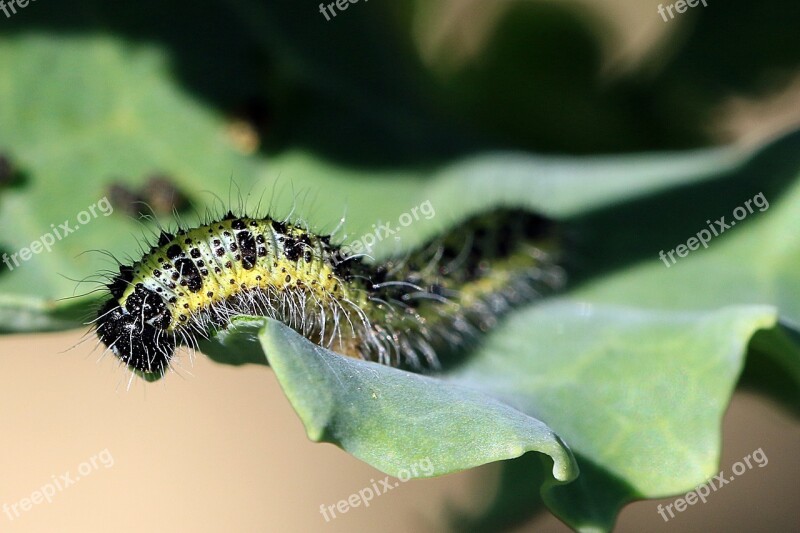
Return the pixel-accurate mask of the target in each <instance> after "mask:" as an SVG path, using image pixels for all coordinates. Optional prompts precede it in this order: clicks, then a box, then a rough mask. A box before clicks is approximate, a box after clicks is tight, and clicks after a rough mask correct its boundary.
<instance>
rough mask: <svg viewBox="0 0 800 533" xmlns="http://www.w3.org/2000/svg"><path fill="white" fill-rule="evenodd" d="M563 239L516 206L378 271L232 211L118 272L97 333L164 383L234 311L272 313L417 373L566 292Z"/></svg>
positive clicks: (297, 231) (323, 239) (291, 228)
mask: <svg viewBox="0 0 800 533" xmlns="http://www.w3.org/2000/svg"><path fill="white" fill-rule="evenodd" d="M557 248H558V238H557V235H556V231H555V228H554V227H553V225H552V224H550V223H549V222H548V221H546V220H545V219H543V218H541V217H539V216H536V215H532V214H530V213H527V212H523V211H519V210H502V211H498V212H495V213H490V214H484V215H480V216H476V217H474V218H472V219H470V220H469V221H467V222H465V223H463V224H461V225H460V226H459V227H458V228H457V229H455V230H453V231H451V232H450V233H448V234H446V235H445V236H443V237H439V238H436V239H433V240H431V241H430V242H428V243H427V244H426V245H424V246H422V247H421V248H420V249H419V251H417V252H415V253H412V254H410V255H408V256H407V257H403V258H395V259H390V260H387V261H384V262H382V263H380V264H369V263H366V262H364V261H362V259H361V258H357V257H344V258H343V257H342V255H341V254H340V247H339V246H338V245H336V244H331V239H330V236H327V235H316V234H314V233H312V232H310V231H308V230H307V229H305V228H303V227H301V226H299V225H293V224H290V223H287V222H285V221H279V220H274V219H271V218H248V217H246V216H236V215H234V214H233V213H231V212H229V213H228V214H227V215H226V216H225V217H223V218H222V219H221V220H216V221H212V222H209V223H207V224H203V225H200V226H198V227H195V228H188V229H181V230H179V231H177V232H176V233H174V234H172V233H167V232H162V233H161V234H160V236H159V238H158V240H157V242H156V244H155V245H153V246H152V247H151V248H150V250H149V252H147V253H146V254H145V255H144V256H143V257H142V258H141V259H140V260H138V261H136V262H134V263H133V264H132V265H122V266H121V267H120V269H119V273H118V274H117V275H115V276H114V277H113V278H112V279H111V280H110V281H109V283H108V284H107V285H106V286H107V288H108V290H109V292H110V298H108V299H107V301H105V303H104V304H103V305H102V307H101V308H100V310H99V312H98V315H97V319H96V321H95V327H96V330H97V335H98V336H99V338H100V340H101V341H102V342H103V343H104V344H105V345H106V346H107V348H108V349H109V350H110V351H111V352H113V353H114V354H115V355H116V356H117V357H118V358H119V359H120V360H121V361H122V362H123V363H125V364H126V365H127V366H128V367H129V368H130V369H132V370H134V371H137V372H139V373H142V374H144V375H158V376H160V375H163V374H164V373H165V372H166V371H167V370H168V369H169V368H170V361H171V359H172V357H173V353H174V351H175V349H176V347H178V346H180V345H186V346H189V347H191V348H196V347H197V341H198V338H199V337H198V336H205V335H207V333H208V332H209V331H210V330H211V329H213V328H224V327H226V326H227V324H228V323H229V321H230V319H231V318H232V317H233V316H236V315H256V316H268V317H271V318H274V319H277V320H280V321H282V322H283V323H285V324H287V325H288V326H289V327H291V328H293V329H295V330H296V331H298V332H299V333H300V334H302V335H303V336H305V337H306V338H308V339H310V340H311V341H313V342H315V343H317V344H320V345H322V346H326V347H328V348H330V349H332V350H334V351H336V352H339V353H341V354H345V355H348V356H352V357H359V358H363V359H367V360H372V361H378V362H380V363H384V364H391V365H408V366H410V367H413V368H417V369H421V368H424V367H426V366H427V367H436V366H437V365H438V363H439V358H440V355H441V354H442V353H445V352H452V351H454V350H458V349H460V348H463V347H465V346H466V345H467V344H468V343H469V342H470V341H472V340H474V339H476V338H478V337H479V336H480V334H481V333H482V332H485V331H487V330H488V329H490V328H491V327H492V326H493V325H494V324H495V323H496V322H497V320H498V318H499V317H500V316H502V315H503V314H504V313H505V312H506V311H507V310H509V309H510V308H512V307H514V306H517V305H519V304H522V303H525V302H529V301H532V300H534V299H535V298H537V297H539V296H540V295H541V294H542V293H545V292H549V291H552V290H553V289H556V288H558V287H560V286H561V285H562V283H563V274H562V270H561V268H560V267H559V266H558V265H557Z"/></svg>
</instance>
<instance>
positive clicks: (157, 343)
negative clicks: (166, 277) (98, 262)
mask: <svg viewBox="0 0 800 533" xmlns="http://www.w3.org/2000/svg"><path fill="white" fill-rule="evenodd" d="M114 293H115V291H114V289H113V288H112V298H111V299H110V300H109V301H108V302H106V304H105V305H103V307H101V308H100V311H99V312H98V316H97V336H98V337H100V340H101V341H102V342H103V344H105V345H106V346H107V347H108V349H109V350H111V352H112V353H113V354H114V355H116V356H117V357H119V358H120V359H121V360H122V362H124V363H125V364H126V365H128V367H129V368H131V369H133V370H137V371H139V372H142V373H144V374H147V375H157V376H161V375H163V374H164V373H165V372H166V371H167V368H169V361H170V359H171V358H172V354H173V353H174V352H175V344H176V343H175V336H174V334H172V333H170V332H167V331H165V329H166V328H167V327H168V326H169V324H170V322H171V321H172V317H171V315H170V313H169V309H168V308H167V305H166V304H165V303H164V300H163V299H162V298H161V296H159V295H158V294H156V293H155V292H153V291H151V290H150V289H147V288H145V287H144V286H143V285H142V284H137V285H136V288H135V290H134V291H133V293H132V294H131V295H129V296H128V298H127V300H126V301H125V306H124V307H123V306H121V305H120V304H119V301H118V300H117V297H116V296H117V295H116V294H114Z"/></svg>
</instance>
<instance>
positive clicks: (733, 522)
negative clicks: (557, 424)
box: [0, 332, 800, 533]
mask: <svg viewBox="0 0 800 533" xmlns="http://www.w3.org/2000/svg"><path fill="white" fill-rule="evenodd" d="M80 338H81V333H80V332H72V333H61V334H42V335H36V336H11V337H4V338H0V406H2V407H0V409H1V410H0V415H1V416H2V421H3V429H4V431H3V437H2V439H0V472H2V481H1V482H0V505H2V504H3V503H5V504H8V505H9V506H10V505H11V504H13V503H17V502H19V500H21V499H22V498H25V497H29V496H30V495H31V493H32V492H33V491H35V490H37V489H39V488H41V487H42V486H43V485H45V484H47V483H52V478H53V477H54V476H55V478H56V479H59V478H60V475H61V474H66V473H69V474H70V476H71V477H72V478H74V477H75V475H76V474H77V473H78V469H79V467H80V465H81V463H84V462H86V461H88V460H89V459H90V458H91V457H92V456H95V455H99V454H101V452H103V450H106V449H108V453H109V454H110V456H111V457H113V465H112V466H110V467H108V468H106V467H105V466H104V464H110V461H108V460H106V461H105V463H103V462H101V461H100V460H99V459H102V457H101V458H99V459H98V460H96V463H97V464H98V467H99V468H98V469H96V470H93V471H91V472H90V473H89V474H88V475H86V476H85V477H84V478H83V479H80V480H79V481H77V482H76V483H74V484H73V485H71V486H69V487H66V488H64V489H63V490H62V491H58V492H56V494H55V496H54V497H53V501H52V503H47V502H43V503H41V504H39V505H34V506H33V507H32V508H31V509H30V510H29V511H27V512H22V511H21V509H20V508H19V506H18V507H17V508H18V509H20V516H19V517H18V518H15V519H14V520H13V521H12V520H9V518H8V515H7V514H5V513H3V514H0V531H12V532H33V531H37V532H38V531H108V530H112V529H113V530H114V531H120V532H127V531H145V530H148V531H209V532H211V531H237V532H238V531H242V532H247V531H287V532H294V531H298V532H300V531H329V532H331V533H333V532H339V531H341V532H344V531H378V530H379V531H384V532H387V533H388V532H394V531H397V532H401V531H437V530H441V529H442V524H443V523H442V516H441V514H440V513H441V512H442V511H443V510H444V509H448V508H454V507H460V508H467V509H469V508H472V509H477V508H478V507H479V506H480V505H482V504H483V503H485V502H487V501H488V499H489V497H490V496H491V494H492V493H493V490H494V479H495V475H496V474H497V470H496V468H495V467H494V466H488V467H483V468H480V469H477V470H475V471H472V472H464V473H460V474H455V475H450V476H445V477H442V478H436V479H431V480H414V481H409V482H407V483H404V484H401V485H400V486H399V487H397V488H396V489H393V490H392V491H391V492H387V493H386V494H383V495H381V496H379V497H376V498H375V499H374V500H373V501H372V502H371V505H370V506H369V507H368V508H365V507H357V508H353V509H350V510H349V511H348V512H347V513H346V514H343V515H341V516H338V517H337V518H335V519H333V520H331V521H330V522H326V521H325V519H324V518H323V516H322V515H321V513H320V510H319V507H320V505H321V504H326V505H331V504H335V503H336V502H337V501H339V500H341V499H346V498H347V497H348V496H349V495H350V494H352V493H354V492H357V491H358V490H359V489H362V488H364V487H368V486H370V484H371V482H372V480H379V479H383V477H384V475H383V474H381V473H380V472H378V471H376V470H374V469H372V468H371V467H369V466H367V465H365V464H364V463H361V462H360V461H357V460H356V459H353V458H352V457H350V456H349V455H347V454H346V453H344V452H343V451H341V450H339V449H338V448H335V447H333V446H332V445H328V444H314V443H312V442H310V441H308V439H307V438H306V436H305V432H304V430H303V427H302V425H301V423H300V420H299V419H298V418H297V416H296V415H295V414H294V412H293V411H292V409H291V407H290V406H289V404H288V402H287V400H286V398H285V397H284V396H283V393H282V392H281V390H280V388H279V386H278V384H277V382H276V380H275V378H274V375H273V374H272V372H271V370H270V369H269V368H266V367H256V366H249V367H241V368H236V367H230V366H223V365H218V364H215V363H213V362H211V361H209V360H208V359H207V358H205V356H203V355H198V357H197V359H196V361H195V363H194V366H193V367H191V373H192V375H185V376H183V377H179V376H176V375H170V376H168V377H167V378H166V379H165V380H163V381H162V382H159V383H155V384H151V385H145V384H144V383H142V382H140V381H134V382H133V384H132V386H131V388H130V390H126V386H127V379H126V374H127V373H126V372H125V371H123V370H122V369H121V368H119V367H118V366H117V363H116V361H115V360H112V359H111V358H105V359H103V360H102V361H100V362H99V363H97V362H96V360H97V358H98V356H99V350H97V351H95V352H94V353H93V354H90V352H91V349H92V345H93V339H90V340H89V341H87V342H85V343H83V344H81V345H80V346H78V347H77V348H75V349H72V350H70V351H67V352H65V353H60V352H62V351H64V350H66V349H67V348H69V347H70V346H72V345H73V344H75V343H76V342H78V341H79V340H80ZM180 357H182V358H183V362H184V364H185V365H187V366H188V361H187V359H188V355H187V354H186V353H185V352H184V353H182V354H181V355H180ZM799 442H800V426H798V424H797V423H796V421H793V420H792V419H791V418H790V417H789V416H788V415H786V414H783V413H781V412H779V411H776V410H775V408H774V406H772V405H771V404H768V403H766V402H764V401H763V400H761V399H758V398H754V397H751V396H746V395H740V396H738V397H737V398H736V399H735V401H734V402H733V405H732V406H731V408H730V410H729V412H728V414H727V417H726V420H725V426H724V446H723V458H722V464H721V468H722V469H725V470H726V471H728V472H729V471H730V468H731V465H733V463H735V462H736V461H738V460H740V459H741V458H742V457H744V456H746V455H748V454H749V453H751V452H752V451H753V450H756V449H758V448H762V449H763V450H764V453H765V454H766V456H767V457H768V458H769V463H768V465H767V466H765V467H763V468H754V469H753V470H750V471H748V472H747V473H745V474H743V475H742V476H741V477H739V478H737V479H736V480H735V481H734V482H732V483H730V484H728V485H726V486H725V487H724V488H722V489H721V490H719V491H717V492H715V493H713V494H712V495H711V496H710V497H709V498H708V502H707V503H706V504H705V505H699V504H697V505H695V506H693V507H690V508H688V509H687V510H686V511H685V512H683V513H681V514H679V515H677V516H676V518H674V519H672V520H670V522H668V523H664V521H663V519H662V518H661V517H660V516H659V515H658V513H657V511H656V505H657V503H658V502H638V503H636V504H633V505H631V506H629V507H628V508H626V509H625V510H624V511H623V512H622V515H621V518H620V520H619V523H618V530H619V531H700V530H708V529H714V530H725V531H792V530H797V526H798V524H800V510H799V509H798V506H797V504H798V501H799V499H798V496H800V487H799V486H798V485H799V483H798V479H800V461H798V460H797V455H796V451H797V444H798V443H799ZM106 457H107V456H106ZM83 468H85V469H87V470H88V467H83ZM672 501H673V499H672V498H669V499H665V500H663V501H662V502H661V503H663V504H666V503H671V502H672ZM11 513H12V516H13V511H11ZM533 530H535V531H567V529H566V527H564V526H563V525H562V524H561V523H560V522H558V520H556V519H555V518H553V517H551V516H546V517H541V518H539V519H537V520H536V521H535V522H533V523H531V524H528V525H526V526H525V527H524V528H520V531H533Z"/></svg>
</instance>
